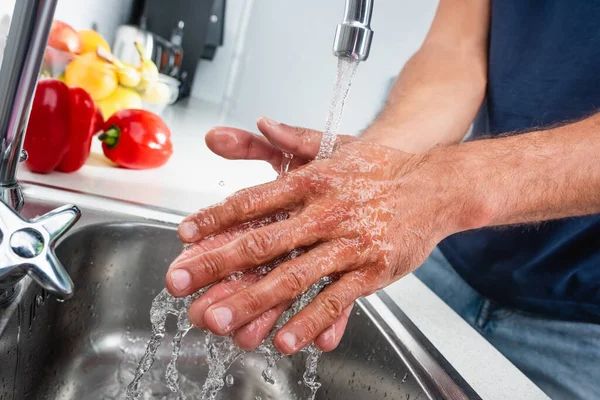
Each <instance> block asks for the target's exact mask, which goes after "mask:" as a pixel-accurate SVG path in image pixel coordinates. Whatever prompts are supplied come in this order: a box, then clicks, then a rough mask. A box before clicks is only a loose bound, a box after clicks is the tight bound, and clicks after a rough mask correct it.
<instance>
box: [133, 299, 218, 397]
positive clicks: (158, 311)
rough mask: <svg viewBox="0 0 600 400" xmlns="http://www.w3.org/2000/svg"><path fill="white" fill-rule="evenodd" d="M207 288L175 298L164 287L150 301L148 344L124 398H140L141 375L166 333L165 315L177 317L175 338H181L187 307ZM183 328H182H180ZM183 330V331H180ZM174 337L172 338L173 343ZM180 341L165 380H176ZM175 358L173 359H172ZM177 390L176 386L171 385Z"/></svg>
mask: <svg viewBox="0 0 600 400" xmlns="http://www.w3.org/2000/svg"><path fill="white" fill-rule="evenodd" d="M206 290H208V288H205V289H202V290H201V291H200V292H198V293H197V294H195V295H193V296H189V297H186V298H183V299H177V298H175V297H173V296H171V295H170V294H169V292H167V290H166V289H164V290H163V291H162V292H160V293H159V294H158V296H156V298H155V299H154V300H153V301H152V306H151V308H150V322H151V323H152V331H151V335H150V341H149V342H148V346H147V348H146V352H145V353H144V355H143V356H142V359H141V360H140V362H139V364H138V367H137V369H136V371H135V374H134V378H133V380H132V381H131V383H130V384H129V385H128V386H127V392H126V397H125V398H126V400H140V399H141V396H142V392H141V391H140V390H139V383H140V380H141V379H142V377H143V376H144V375H145V374H146V373H147V372H148V371H150V369H151V368H152V364H154V359H155V358H156V352H157V351H158V348H159V347H160V345H161V342H162V339H163V338H164V337H165V333H166V327H165V325H166V322H167V317H168V316H169V315H175V316H176V317H177V319H178V323H177V327H178V330H179V332H177V334H176V335H175V338H177V337H178V335H179V336H180V337H181V338H183V336H184V335H185V333H187V331H189V329H190V327H191V324H190V323H189V320H187V309H188V307H189V306H190V304H191V303H192V301H193V300H194V299H195V298H196V297H198V296H200V295H201V294H202V293H204V292H205V291H206ZM182 328H183V329H182ZM183 331H185V333H182V332H183ZM175 341H176V339H173V342H174V344H175ZM180 341H181V339H179V340H178V342H179V343H178V345H177V346H174V348H173V356H172V358H171V362H172V363H173V365H172V366H171V364H169V367H170V368H167V377H166V378H167V382H172V381H173V379H175V381H177V380H178V379H177V375H178V373H177V368H176V366H175V363H176V362H177V357H178V356H179V349H180ZM173 360H175V361H173ZM173 388H176V390H178V387H177V386H173ZM171 390H173V389H172V388H171Z"/></svg>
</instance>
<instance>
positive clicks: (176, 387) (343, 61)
mask: <svg viewBox="0 0 600 400" xmlns="http://www.w3.org/2000/svg"><path fill="white" fill-rule="evenodd" d="M358 65H359V62H358V61H356V60H353V59H349V58H340V59H339V62H338V73H337V78H336V83H335V86H334V93H333V97H332V100H331V105H330V108H329V114H328V118H327V121H326V124H325V130H324V133H323V138H322V141H321V147H320V149H319V152H318V154H317V157H316V158H317V159H327V158H331V156H332V154H333V150H334V146H335V141H336V136H337V131H338V129H339V125H340V122H341V119H342V115H343V111H344V107H345V104H346V99H347V97H348V94H349V92H350V87H351V83H352V79H353V77H354V75H355V74H356V71H357V69H358ZM293 157H294V156H293V155H292V154H288V153H284V154H283V159H282V164H281V170H280V176H284V175H285V174H287V173H288V171H289V168H290V165H291V162H292V160H293ZM219 184H220V185H221V184H224V182H220V183H219ZM287 218H288V214H287V213H285V212H282V213H279V214H277V215H276V216H275V220H276V221H279V222H280V221H283V220H285V219H287ZM273 222H274V221H273V219H272V218H267V219H266V220H265V221H257V224H258V225H257V227H259V226H264V225H267V224H269V223H273ZM184 250H185V248H184ZM302 254H303V250H300V249H297V250H293V251H292V252H291V253H290V254H289V255H287V256H286V257H281V258H279V259H278V260H275V261H274V262H272V263H270V264H268V265H264V266H261V267H258V268H257V269H255V270H253V271H251V272H252V273H258V275H259V276H260V277H264V276H265V275H267V274H268V273H269V272H270V271H271V270H273V269H274V268H277V267H278V266H279V265H280V264H282V263H284V262H286V261H288V260H291V259H293V258H296V257H298V256H300V255H302ZM243 274H244V273H243V272H238V273H234V274H233V275H232V276H231V277H230V279H240V278H241V276H243ZM330 283H331V279H330V278H329V277H325V278H322V279H321V280H320V281H319V282H317V283H315V284H314V285H312V286H311V287H310V288H309V289H308V291H306V292H305V293H304V294H302V295H301V296H299V297H298V298H297V299H296V300H295V301H294V303H293V304H292V306H291V307H290V308H289V309H288V310H286V311H285V312H284V313H283V314H282V315H281V317H280V318H279V320H278V321H277V323H276V324H275V327H274V328H273V330H272V331H271V332H270V334H269V335H268V337H267V338H266V339H265V340H264V341H263V343H262V344H261V345H260V346H259V347H258V348H257V349H256V350H255V351H254V353H257V354H261V355H262V356H263V357H264V358H265V360H266V362H267V367H266V368H265V369H264V370H263V372H262V377H263V379H264V380H265V381H266V382H268V383H271V384H274V383H275V380H274V378H273V368H274V367H275V365H276V364H277V362H278V361H279V360H281V359H282V358H283V357H285V355H284V354H282V353H280V352H279V351H278V350H277V349H276V348H275V346H274V344H273V339H274V337H275V334H276V333H277V332H278V331H279V329H281V328H282V327H283V326H284V325H285V324H286V323H287V322H288V321H289V320H290V319H291V318H292V317H293V316H294V315H296V314H297V313H298V312H300V311H301V310H302V309H303V308H304V307H305V306H306V305H308V304H309V303H310V302H311V301H312V300H313V299H314V298H315V297H316V296H317V295H318V294H319V293H320V292H321V290H323V288H324V287H325V286H327V285H328V284H330ZM208 289H209V287H206V288H204V289H202V290H200V291H199V292H197V293H196V294H194V295H192V296H189V297H186V298H184V299H177V298H174V297H172V296H171V295H170V294H169V293H168V292H167V291H166V289H165V290H163V291H162V292H161V293H160V294H159V295H158V296H157V297H156V298H155V299H154V301H153V302H152V307H151V309H150V320H151V322H152V335H151V338H150V341H149V343H148V347H147V349H146V352H145V354H144V355H143V356H142V359H141V360H140V362H139V365H138V367H137V369H136V371H135V376H134V379H133V380H132V382H131V383H130V384H129V385H128V387H127V392H126V400H141V396H142V392H141V391H140V390H139V382H140V380H141V379H142V377H143V376H144V374H146V373H147V372H148V371H150V369H151V368H152V364H153V363H154V359H155V357H156V352H157V350H158V348H159V347H160V345H161V342H162V339H163V338H164V336H165V333H166V329H165V324H166V319H167V317H168V315H174V316H176V317H177V333H176V334H175V336H174V338H173V352H172V355H171V361H170V362H169V365H168V366H167V372H166V376H165V378H166V382H167V387H168V388H169V389H170V390H171V391H172V392H173V393H177V396H178V399H179V400H185V399H186V395H185V394H184V393H183V392H182V391H181V389H180V382H179V380H180V377H179V373H178V371H177V360H178V357H179V352H180V350H181V341H182V339H183V337H184V336H185V335H186V334H187V332H189V330H190V329H191V328H192V326H191V324H190V321H189V319H188V316H187V309H188V308H189V306H190V304H191V303H192V302H193V300H195V299H196V298H198V297H199V296H201V295H202V294H204V293H205V292H206V291H207V290H208ZM205 345H206V349H207V364H208V367H209V370H208V375H207V378H206V380H205V382H204V385H203V387H202V392H201V395H200V398H201V400H215V399H216V397H217V395H218V393H219V391H220V390H221V389H222V388H223V387H224V386H225V385H227V386H231V385H233V383H234V382H233V381H234V380H233V376H232V375H228V370H229V368H230V367H231V365H232V364H233V363H234V362H235V361H236V360H237V359H238V358H241V357H243V356H244V354H246V352H245V351H244V350H242V349H240V348H238V347H237V346H236V345H235V343H234V342H233V339H232V338H231V336H224V337H220V336H216V335H213V334H212V333H210V332H207V333H206V336H205ZM302 352H304V353H306V354H307V358H306V364H305V367H306V369H305V372H304V374H303V383H304V385H306V386H307V387H308V388H309V389H310V391H311V395H310V397H309V399H308V400H314V398H315V396H316V394H317V391H318V390H319V388H320V387H321V383H319V382H318V381H317V366H318V361H319V358H320V357H321V354H322V352H321V351H320V350H319V349H317V348H316V347H315V346H314V344H310V345H309V346H307V347H306V348H305V349H303V350H302ZM299 383H300V382H299ZM194 397H195V398H196V396H194ZM255 400H261V397H260V396H256V397H255Z"/></svg>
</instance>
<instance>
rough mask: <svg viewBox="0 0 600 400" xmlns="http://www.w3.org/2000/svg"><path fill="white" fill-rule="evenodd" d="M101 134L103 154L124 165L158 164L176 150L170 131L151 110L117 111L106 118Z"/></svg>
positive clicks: (125, 166)
mask: <svg viewBox="0 0 600 400" xmlns="http://www.w3.org/2000/svg"><path fill="white" fill-rule="evenodd" d="M98 138H99V139H100V140H101V141H102V149H103V151H104V155H106V157H108V158H109V159H110V160H112V161H113V162H115V163H116V164H118V165H119V166H121V167H124V168H129V169H149V168H157V167H160V166H162V165H164V164H166V162H167V161H169V158H171V155H172V154H173V144H172V143H171V131H169V128H168V127H167V125H166V124H165V123H164V122H163V120H162V119H160V117H159V116H158V115H156V114H153V113H151V112H149V111H144V110H122V111H118V112H117V113H115V114H114V115H113V116H112V117H110V119H109V120H108V121H106V123H105V125H104V132H103V133H102V134H101V135H100V136H99V137H98Z"/></svg>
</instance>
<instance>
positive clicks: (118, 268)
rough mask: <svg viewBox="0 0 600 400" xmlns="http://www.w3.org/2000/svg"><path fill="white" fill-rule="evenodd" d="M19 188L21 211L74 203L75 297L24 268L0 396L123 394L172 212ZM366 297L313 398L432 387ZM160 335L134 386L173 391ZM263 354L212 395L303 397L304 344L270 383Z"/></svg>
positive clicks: (197, 364)
mask: <svg viewBox="0 0 600 400" xmlns="http://www.w3.org/2000/svg"><path fill="white" fill-rule="evenodd" d="M25 189H26V190H25V194H26V196H27V200H28V201H27V203H26V206H25V208H24V210H23V212H24V214H25V215H27V216H29V217H31V216H34V215H39V214H43V213H45V212H47V211H48V210H51V209H53V208H54V207H55V206H56V204H61V203H64V202H76V203H77V204H78V205H80V207H81V208H82V211H83V217H82V219H81V220H80V222H79V224H78V226H79V228H78V229H77V230H74V231H70V232H68V233H67V234H66V235H65V237H64V238H63V239H62V240H61V241H60V243H59V244H58V247H57V250H56V253H57V255H58V257H59V258H60V259H61V260H62V261H63V262H64V265H65V267H66V269H67V272H68V273H69V274H70V275H71V277H72V278H73V280H74V282H75V288H76V289H75V295H74V297H73V299H71V300H69V301H67V302H65V303H58V302H56V301H53V300H52V299H46V298H47V296H46V294H45V293H44V291H42V290H41V289H40V288H39V287H37V286H36V285H32V284H31V281H30V280H29V279H26V280H24V281H23V282H21V283H20V284H19V286H21V290H20V292H19V294H18V301H15V302H13V303H12V304H11V307H12V311H7V312H5V313H4V315H3V314H2V313H0V365H2V368H0V383H1V384H0V399H2V400H17V399H18V400H22V399H26V400H28V399H35V400H38V399H52V400H71V399H78V400H88V399H94V400H95V399H123V398H124V396H123V394H124V388H125V386H126V385H127V384H128V383H129V381H130V379H131V378H132V376H133V371H134V369H135V367H136V366H137V362H138V361H139V359H140V357H141V355H142V354H143V352H144V350H145V346H146V343H147V340H148V338H149V333H150V323H149V308H150V304H151V301H152V299H153V298H154V296H155V295H156V294H157V293H158V292H159V291H160V290H161V289H162V288H163V287H164V274H165V270H166V268H167V267H168V265H169V262H170V261H171V260H172V259H173V258H174V257H175V256H176V255H177V254H178V253H179V252H180V249H181V243H180V242H179V240H178V239H177V235H176V228H175V227H176V224H177V223H178V222H179V221H180V220H181V218H182V216H181V215H179V214H176V213H170V212H168V211H165V210H158V209H150V208H146V207H141V206H137V205H133V204H128V203H121V202H117V201H113V200H107V199H102V198H99V197H92V196H87V195H84V194H80V193H73V192H64V191H57V190H53V189H50V188H45V187H39V186H26V187H25ZM15 304H18V305H19V306H18V307H16V306H15ZM369 304H370V300H369V299H364V300H361V302H360V303H359V304H358V307H356V308H355V312H354V313H353V315H352V317H351V319H350V323H349V326H348V330H347V333H346V335H345V336H344V339H343V340H342V343H341V345H340V347H339V348H338V349H337V350H336V351H334V352H332V353H329V354H326V355H324V356H323V357H322V359H321V361H320V363H319V380H320V381H321V382H322V384H323V386H322V388H321V389H320V390H319V392H318V394H317V399H331V400H336V399H344V400H345V399H348V398H355V399H361V400H363V399H364V400H368V399H393V400H401V399H406V400H408V399H410V400H416V399H421V400H425V399H428V398H429V399H433V398H437V397H434V396H431V395H430V394H428V392H427V391H426V390H425V388H427V387H428V386H426V385H424V384H423V383H427V384H428V385H433V383H431V382H430V381H431V380H432V377H430V376H427V375H423V376H418V375H416V374H420V373H421V372H422V371H423V369H422V368H421V367H420V366H419V365H418V364H416V365H413V364H410V363H413V362H414V363H418V362H419V359H409V358H406V357H404V358H403V355H402V353H401V352H400V351H399V350H398V349H399V345H398V339H397V338H396V337H395V336H394V332H393V331H389V330H386V329H384V328H382V327H384V325H385V323H386V321H384V320H383V318H384V317H385V318H389V315H384V314H383V311H385V310H382V309H380V305H378V307H377V308H373V307H371V308H368V306H369ZM170 322H171V323H172V325H171V327H170V328H169V331H170V332H174V324H175V321H170ZM170 339H171V337H170V336H168V337H166V338H165V340H164V341H163V346H162V347H161V349H160V351H159V353H158V358H157V360H156V362H155V365H154V367H153V369H152V373H151V374H150V376H148V377H147V378H144V379H145V381H144V382H143V384H142V387H144V388H147V390H148V393H147V397H144V398H149V399H175V398H176V396H174V395H173V394H172V393H170V392H169V391H168V389H167V388H166V386H165V379H164V372H165V368H166V365H167V364H168V362H169V360H170V348H171V346H170ZM203 341H204V336H203V333H202V332H200V331H198V330H194V331H192V332H190V334H189V335H188V336H186V338H185V339H184V343H183V349H182V354H181V356H180V358H179V365H180V370H181V372H182V375H183V376H184V378H183V379H182V387H183V388H185V390H186V392H187V393H188V399H198V398H199V397H198V389H199V387H200V386H201V385H202V383H203V380H204V377H205V376H206V371H207V365H206V354H205V348H204V345H203ZM405 346H406V349H407V351H409V352H411V353H418V352H423V351H426V352H428V351H429V349H428V348H427V347H422V346H423V343H422V342H418V343H417V342H414V341H411V340H410V339H409V343H406V344H405ZM415 346H416V347H415ZM263 366H264V364H263V363H262V361H261V360H260V359H258V358H256V357H253V356H246V357H245V359H244V365H242V364H241V363H240V362H237V363H235V364H234V365H233V366H232V368H231V370H230V372H231V374H232V375H233V377H234V379H235V382H234V384H233V386H231V387H227V386H226V387H225V388H224V389H223V392H222V394H221V395H220V396H219V399H231V400H237V399H243V400H246V399H247V400H254V399H255V396H259V395H260V396H261V397H262V399H263V400H267V399H276V400H286V399H305V398H307V391H306V390H305V388H304V386H303V385H298V381H300V380H302V373H303V371H304V358H303V356H295V357H290V358H285V359H283V360H282V361H281V362H280V363H279V364H278V367H277V370H276V372H275V377H276V382H277V383H276V384H275V385H269V384H266V383H265V382H264V381H263V380H262V378H261V376H260V372H261V370H262V367H263ZM450 376H453V375H452V374H450ZM150 392H151V393H152V394H150ZM429 392H430V393H432V392H431V391H429ZM474 398H475V397H474Z"/></svg>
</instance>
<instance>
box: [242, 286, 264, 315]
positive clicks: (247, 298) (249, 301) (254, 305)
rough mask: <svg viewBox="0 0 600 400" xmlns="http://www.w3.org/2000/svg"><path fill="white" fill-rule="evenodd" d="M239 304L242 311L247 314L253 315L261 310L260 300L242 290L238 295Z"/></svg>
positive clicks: (251, 293)
mask: <svg viewBox="0 0 600 400" xmlns="http://www.w3.org/2000/svg"><path fill="white" fill-rule="evenodd" d="M240 302H241V305H242V309H243V310H244V311H245V312H246V313H247V314H255V313H257V312H259V311H260V310H261V306H262V303H261V301H260V298H259V297H257V296H256V294H255V293H254V292H251V291H249V290H244V291H243V292H241V293H240Z"/></svg>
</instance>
